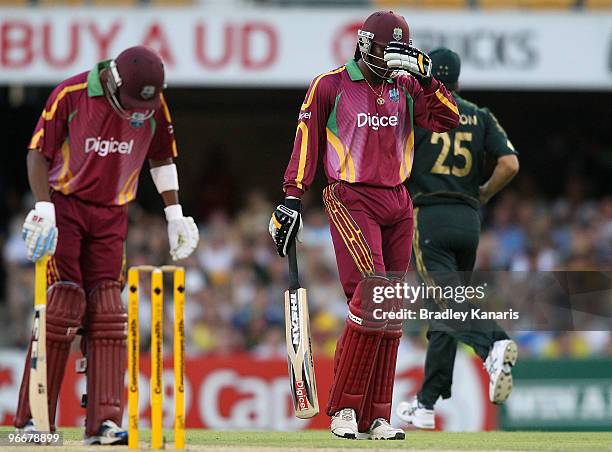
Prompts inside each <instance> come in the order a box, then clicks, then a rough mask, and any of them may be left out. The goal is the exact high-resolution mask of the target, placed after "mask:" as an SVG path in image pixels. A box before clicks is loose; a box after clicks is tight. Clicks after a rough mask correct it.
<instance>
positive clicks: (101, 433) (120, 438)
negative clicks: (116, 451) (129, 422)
mask: <svg viewBox="0 0 612 452" xmlns="http://www.w3.org/2000/svg"><path fill="white" fill-rule="evenodd" d="M127 443H128V433H127V432H126V431H125V430H123V429H122V428H121V427H119V426H118V425H117V424H115V423H114V422H113V421H104V422H102V425H101V426H100V428H99V429H98V432H97V434H96V435H94V436H86V437H85V439H84V440H83V444H85V445H86V446H90V445H102V446H107V445H113V446H118V445H126V444H127Z"/></svg>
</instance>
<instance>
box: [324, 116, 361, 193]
mask: <svg viewBox="0 0 612 452" xmlns="http://www.w3.org/2000/svg"><path fill="white" fill-rule="evenodd" d="M326 131H327V141H328V142H329V144H331V145H332V147H333V148H334V150H335V151H336V154H338V160H339V162H340V179H341V180H346V181H349V182H355V163H354V162H353V157H351V152H350V150H349V149H348V147H346V146H344V145H343V144H342V142H341V141H340V138H338V137H337V136H336V135H334V133H333V132H332V131H331V130H330V129H329V128H327V129H326ZM345 151H346V152H345ZM347 164H348V178H347V175H346V167H347Z"/></svg>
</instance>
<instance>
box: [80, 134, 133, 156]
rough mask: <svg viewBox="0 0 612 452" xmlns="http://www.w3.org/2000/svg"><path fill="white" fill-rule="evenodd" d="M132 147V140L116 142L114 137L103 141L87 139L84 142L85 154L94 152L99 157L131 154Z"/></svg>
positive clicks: (98, 138)
mask: <svg viewBox="0 0 612 452" xmlns="http://www.w3.org/2000/svg"><path fill="white" fill-rule="evenodd" d="M132 147H134V140H130V141H116V140H115V138H114V137H111V139H110V140H103V139H102V138H101V137H97V138H87V139H86V140H85V153H86V154H88V153H89V152H92V151H93V152H95V153H96V154H98V155H99V156H100V157H106V156H107V155H108V154H131V153H132Z"/></svg>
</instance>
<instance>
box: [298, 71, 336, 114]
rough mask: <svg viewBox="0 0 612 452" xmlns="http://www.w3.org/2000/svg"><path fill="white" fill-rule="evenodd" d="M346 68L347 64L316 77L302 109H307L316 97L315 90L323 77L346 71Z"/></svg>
mask: <svg viewBox="0 0 612 452" xmlns="http://www.w3.org/2000/svg"><path fill="white" fill-rule="evenodd" d="M345 69H346V66H342V67H340V68H338V69H335V70H333V71H329V72H326V73H325V74H321V75H319V76H318V77H317V78H315V80H314V82H313V84H312V88H311V90H310V92H309V93H308V97H307V98H306V100H305V101H304V103H303V104H302V108H301V109H302V110H306V109H307V108H308V107H310V104H312V101H313V99H314V94H315V91H316V89H317V85H318V84H319V82H320V81H321V79H322V78H323V77H325V76H328V75H333V74H338V73H340V72H342V71H344V70H345Z"/></svg>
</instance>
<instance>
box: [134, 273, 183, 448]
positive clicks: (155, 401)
mask: <svg viewBox="0 0 612 452" xmlns="http://www.w3.org/2000/svg"><path fill="white" fill-rule="evenodd" d="M140 272H147V273H151V448H153V449H161V448H162V447H164V437H163V429H162V427H163V426H162V419H163V413H162V410H163V396H164V385H163V376H162V375H163V362H162V359H163V354H162V351H163V350H162V347H163V301H164V286H163V284H164V283H163V274H164V273H172V274H173V277H174V447H175V449H183V448H184V447H185V386H184V372H185V361H184V355H185V329H184V315H185V312H184V311H185V269H184V268H183V267H177V266H174V265H164V266H162V267H154V266H152V265H140V266H137V267H131V268H130V269H129V271H128V341H127V345H128V447H129V448H130V449H138V378H139V373H140V361H139V360H140V333H139V327H140V326H139V321H138V299H139V296H138V295H139V276H140Z"/></svg>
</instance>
